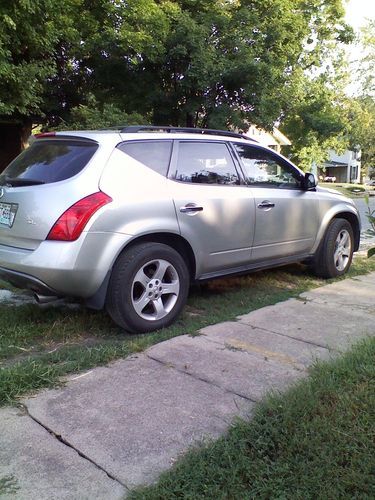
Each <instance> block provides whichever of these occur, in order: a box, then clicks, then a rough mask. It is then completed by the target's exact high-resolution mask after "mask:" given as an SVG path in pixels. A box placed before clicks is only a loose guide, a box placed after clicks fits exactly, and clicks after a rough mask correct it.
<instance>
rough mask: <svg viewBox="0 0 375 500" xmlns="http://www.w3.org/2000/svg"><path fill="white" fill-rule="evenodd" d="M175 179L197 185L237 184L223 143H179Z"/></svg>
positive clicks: (235, 172)
mask: <svg viewBox="0 0 375 500" xmlns="http://www.w3.org/2000/svg"><path fill="white" fill-rule="evenodd" d="M174 177H175V179H176V180H177V181H182V182H193V183H199V184H232V185H235V184H239V182H240V180H239V177H238V174H237V171H236V168H235V166H234V163H233V160H232V157H231V156H230V153H229V151H228V148H227V146H226V145H225V144H223V143H214V142H181V143H180V145H179V150H178V159H177V170H176V173H175V176H174Z"/></svg>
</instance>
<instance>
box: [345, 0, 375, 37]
mask: <svg viewBox="0 0 375 500" xmlns="http://www.w3.org/2000/svg"><path fill="white" fill-rule="evenodd" d="M366 18H368V19H375V1H374V0H349V1H348V2H347V4H346V22H347V23H348V24H350V25H351V26H352V27H353V28H354V29H355V30H356V31H357V30H358V29H359V28H360V27H361V26H363V25H364V24H365V23H366Z"/></svg>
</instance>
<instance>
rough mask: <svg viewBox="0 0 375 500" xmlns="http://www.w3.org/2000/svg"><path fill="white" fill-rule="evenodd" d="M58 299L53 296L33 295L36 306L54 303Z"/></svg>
mask: <svg viewBox="0 0 375 500" xmlns="http://www.w3.org/2000/svg"><path fill="white" fill-rule="evenodd" d="M59 298H60V297H56V296H55V295H40V294H39V293H34V299H35V300H36V301H37V303H38V304H48V303H49V302H55V300H59Z"/></svg>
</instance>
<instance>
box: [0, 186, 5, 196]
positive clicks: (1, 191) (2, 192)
mask: <svg viewBox="0 0 375 500" xmlns="http://www.w3.org/2000/svg"><path fill="white" fill-rule="evenodd" d="M3 196H4V189H3V188H1V187H0V198H2V197H3Z"/></svg>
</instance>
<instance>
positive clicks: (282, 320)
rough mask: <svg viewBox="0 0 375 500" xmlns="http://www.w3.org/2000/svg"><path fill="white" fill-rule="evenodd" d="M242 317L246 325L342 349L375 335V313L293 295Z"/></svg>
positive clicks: (241, 320) (240, 317) (329, 347)
mask: <svg viewBox="0 0 375 500" xmlns="http://www.w3.org/2000/svg"><path fill="white" fill-rule="evenodd" d="M324 288H325V287H324ZM238 319H239V322H241V323H244V324H246V325H251V326H253V327H257V328H262V329H265V330H268V331H270V332H276V333H279V334H282V335H285V336H289V337H292V338H295V339H299V340H303V341H305V342H310V343H313V344H316V345H318V346H321V347H326V348H328V349H334V350H336V351H340V352H341V351H343V350H345V349H347V348H348V347H349V346H350V345H352V344H353V343H355V342H356V341H358V340H359V339H360V338H362V337H365V336H366V335H375V323H374V316H373V315H372V314H369V313H368V312H364V311H361V310H359V309H358V308H351V307H345V308H344V307H337V306H335V305H332V304H329V305H328V304H322V303H319V302H315V301H311V302H303V301H301V300H296V299H289V300H287V301H285V302H280V303H278V304H275V305H274V306H268V307H264V308H262V309H258V310H257V311H253V312H251V313H249V314H245V315H243V316H239V318H238Z"/></svg>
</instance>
